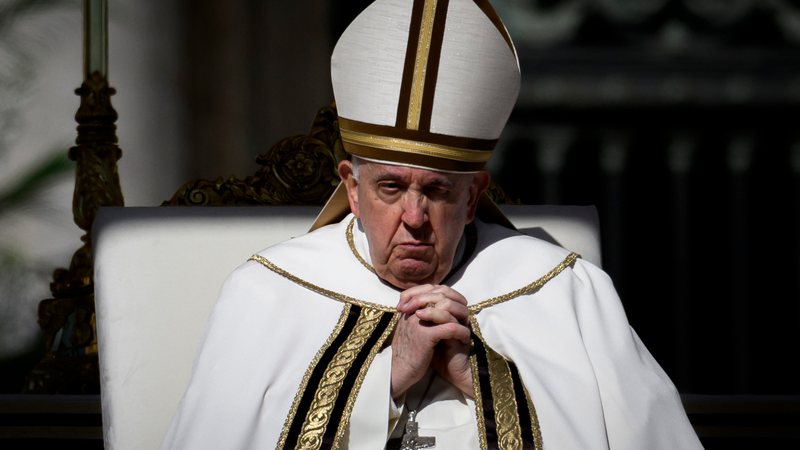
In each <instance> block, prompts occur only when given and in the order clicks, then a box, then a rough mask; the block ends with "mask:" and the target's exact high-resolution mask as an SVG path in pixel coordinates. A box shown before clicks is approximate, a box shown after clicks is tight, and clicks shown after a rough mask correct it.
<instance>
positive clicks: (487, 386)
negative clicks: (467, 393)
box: [470, 315, 542, 450]
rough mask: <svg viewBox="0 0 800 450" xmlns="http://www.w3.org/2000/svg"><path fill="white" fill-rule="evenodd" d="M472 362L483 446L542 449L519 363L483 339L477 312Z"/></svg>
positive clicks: (472, 318) (473, 325) (473, 333)
mask: <svg viewBox="0 0 800 450" xmlns="http://www.w3.org/2000/svg"><path fill="white" fill-rule="evenodd" d="M470 328H471V330H472V337H471V338H470V346H471V350H470V366H471V369H472V385H473V389H474V392H475V394H474V396H475V397H474V398H475V409H476V410H477V411H476V416H477V417H478V418H483V420H482V421H481V420H478V435H479V439H480V444H481V448H482V449H535V450H541V449H542V433H541V430H540V428H539V419H538V417H537V415H536V408H534V406H533V398H532V397H531V395H530V394H529V393H528V391H527V390H526V389H525V386H523V384H522V379H521V378H520V376H519V372H518V371H517V367H516V365H515V364H514V363H513V362H511V361H509V360H506V359H505V358H503V357H502V356H501V355H500V354H498V353H497V352H496V351H494V350H492V349H491V348H490V347H489V346H488V345H486V342H484V340H483V336H482V335H481V332H480V328H479V327H478V321H477V319H476V318H475V315H471V316H470Z"/></svg>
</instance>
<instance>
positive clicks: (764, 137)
mask: <svg viewBox="0 0 800 450" xmlns="http://www.w3.org/2000/svg"><path fill="white" fill-rule="evenodd" d="M369 3H370V2H369V1H353V2H350V1H348V2H331V1H324V0H303V1H298V2H261V1H255V0H252V1H244V2H223V3H220V2H214V1H211V0H200V1H192V2H185V3H184V9H185V12H186V14H185V15H184V16H185V23H184V25H185V28H186V33H185V36H186V39H185V44H186V55H187V63H186V93H187V99H188V102H187V105H188V106H187V109H188V114H187V116H186V117H187V124H186V132H187V136H188V139H189V141H190V142H191V143H190V145H189V148H190V152H191V154H192V155H193V157H192V159H193V162H192V163H191V167H192V173H193V174H194V176H195V177H211V178H215V177H217V176H225V175H230V174H236V175H238V176H244V175H248V174H250V173H253V172H254V171H255V169H256V166H255V164H254V163H253V158H254V157H255V155H256V154H258V153H260V152H263V151H264V150H265V149H266V148H267V147H268V146H269V145H271V144H272V143H273V142H275V141H276V140H277V139H278V138H280V137H283V136H287V135H291V134H298V133H303V132H305V131H306V130H307V125H308V123H310V121H311V119H312V118H313V115H314V112H315V111H316V109H317V108H318V107H320V106H323V105H325V104H327V103H328V102H330V100H331V99H332V94H331V91H330V80H329V72H328V70H329V67H328V63H329V56H330V52H331V50H332V48H333V45H334V43H335V41H336V38H337V37H338V35H339V34H340V33H341V31H343V30H344V28H345V27H346V26H347V24H348V23H349V22H350V21H351V20H352V19H353V18H354V17H355V16H356V15H357V14H358V12H360V11H361V10H362V9H363V8H364V7H365V6H366V5H368V4H369ZM493 4H494V5H495V7H496V8H497V9H498V12H499V13H500V15H501V16H502V17H503V18H504V20H505V22H506V24H507V26H508V27H509V30H510V32H511V35H512V38H514V40H515V42H516V45H517V47H518V51H519V56H520V61H521V66H522V72H523V87H522V92H521V95H520V99H519V102H518V105H517V108H516V109H515V111H514V113H513V115H512V118H511V121H510V123H509V126H508V127H507V129H506V131H505V133H504V135H503V137H502V139H501V142H500V144H499V147H498V149H497V151H496V155H495V158H494V160H493V162H492V163H491V166H490V169H491V170H492V172H493V174H494V176H495V179H496V180H497V181H498V182H499V183H500V185H501V186H503V187H504V188H505V189H506V190H507V191H508V193H509V194H511V196H512V197H515V198H518V199H519V200H521V201H522V202H524V203H561V204H594V205H597V207H598V209H599V212H600V218H601V222H602V236H603V251H604V254H603V257H604V268H605V269H606V270H607V271H608V272H609V273H610V274H611V276H612V278H613V279H614V281H615V283H616V286H617V287H618V290H619V292H620V294H621V296H622V301H623V303H624V305H625V307H626V311H627V312H628V315H629V318H630V321H631V323H632V324H633V326H634V328H635V329H636V331H637V332H638V333H639V335H640V336H641V337H642V339H643V341H644V342H645V344H646V345H647V346H648V348H650V350H651V351H652V352H653V353H654V355H655V356H656V358H657V359H658V360H659V361H660V362H661V363H662V365H663V366H664V368H665V369H666V370H667V372H668V373H669V375H670V376H671V377H672V378H673V379H674V380H675V381H676V384H677V385H678V387H679V389H680V390H681V391H683V392H696V393H722V394H769V393H782V394H800V383H798V382H797V381H796V380H798V379H800V371H798V369H796V368H795V367H794V366H795V364H793V359H794V357H793V356H792V355H794V354H795V350H794V349H795V348H796V347H797V346H798V344H800V337H798V333H797V331H796V330H797V329H798V328H800V327H799V326H800V307H799V306H798V298H800V281H798V280H800V277H798V275H800V273H798V272H800V269H799V267H800V266H799V264H800V239H798V234H800V226H798V225H799V224H798V208H800V178H799V177H800V136H798V131H797V130H798V128H797V126H796V125H795V122H796V120H797V117H798V113H800V52H798V50H800V48H799V47H800V2H797V1H795V0H776V1H772V2H761V1H755V0H736V1H731V2H720V1H714V0H695V1H691V0H641V1H636V2H632V1H625V0H604V1H591V0H527V1H512V0H495V1H493Z"/></svg>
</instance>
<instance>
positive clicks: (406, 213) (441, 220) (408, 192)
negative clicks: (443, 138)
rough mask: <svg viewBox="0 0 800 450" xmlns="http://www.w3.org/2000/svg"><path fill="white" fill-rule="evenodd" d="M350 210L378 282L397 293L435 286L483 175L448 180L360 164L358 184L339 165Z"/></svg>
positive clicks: (432, 174) (430, 173) (450, 258)
mask: <svg viewBox="0 0 800 450" xmlns="http://www.w3.org/2000/svg"><path fill="white" fill-rule="evenodd" d="M339 175H340V176H341V177H342V180H344V182H345V183H346V186H347V194H348V198H349V201H350V209H351V210H352V211H353V213H354V214H355V216H356V217H358V218H359V220H360V221H361V223H362V225H363V227H364V231H365V233H366V235H367V240H368V241H369V247H370V257H371V259H372V265H373V267H374V268H375V271H376V272H377V274H378V276H380V277H381V278H383V279H384V280H386V281H388V282H389V283H391V284H393V285H395V286H397V287H398V288H401V289H406V288H409V287H412V286H416V285H419V284H425V283H433V284H438V283H440V282H441V281H442V280H443V279H444V277H445V276H446V275H447V273H448V272H449V271H450V269H451V268H452V266H453V258H454V256H455V252H456V249H457V247H458V242H459V240H460V239H461V235H462V233H463V231H464V226H465V225H466V224H468V223H470V222H471V221H472V219H473V218H474V216H475V208H476V206H477V202H478V198H479V196H480V194H481V193H482V192H483V191H484V190H485V189H486V187H487V185H488V184H489V175H488V173H486V172H478V173H475V174H453V173H445V172H436V171H432V170H425V169H416V168H411V167H404V166H394V165H387V164H378V163H371V162H365V161H362V162H361V164H360V168H359V173H358V180H356V179H355V177H353V176H351V175H352V165H351V163H350V162H349V161H343V162H342V163H341V164H340V165H339Z"/></svg>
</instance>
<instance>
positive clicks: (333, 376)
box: [297, 308, 383, 449]
mask: <svg viewBox="0 0 800 450" xmlns="http://www.w3.org/2000/svg"><path fill="white" fill-rule="evenodd" d="M382 315H383V312H381V311H379V310H375V309H370V308H364V309H362V311H361V314H360V315H359V317H358V320H357V321H356V325H355V327H354V328H353V331H352V332H351V333H350V335H349V336H348V337H347V340H346V341H345V342H344V343H343V344H342V346H341V347H339V349H338V350H337V351H336V354H335V355H334V356H333V359H332V360H331V363H330V364H329V365H328V367H327V368H326V369H325V373H324V374H323V375H322V380H321V381H320V384H319V387H318V388H317V391H316V394H315V395H314V400H313V401H312V402H311V406H310V407H309V410H308V414H307V415H306V418H305V421H304V423H303V427H302V431H301V432H300V437H299V439H298V441H297V448H299V449H319V448H320V446H321V445H322V438H323V436H324V434H325V428H326V427H327V425H328V422H329V421H330V419H331V411H332V410H333V407H334V403H335V402H336V397H337V395H338V394H339V390H341V388H342V383H343V382H344V378H345V376H346V375H347V372H348V370H349V369H350V366H351V365H352V364H353V360H355V358H356V356H357V355H358V352H359V350H361V348H362V347H363V346H364V344H365V343H366V341H367V339H369V336H370V335H371V334H372V332H373V331H374V330H375V327H376V326H377V325H378V322H379V321H380V319H381V316H382Z"/></svg>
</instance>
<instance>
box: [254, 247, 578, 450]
mask: <svg viewBox="0 0 800 450" xmlns="http://www.w3.org/2000/svg"><path fill="white" fill-rule="evenodd" d="M576 257H577V255H575V254H570V255H569V256H568V257H567V258H566V259H565V260H564V261H562V262H561V264H559V265H558V266H556V267H555V268H554V269H553V270H551V271H550V272H548V273H547V274H545V275H544V276H543V277H541V278H540V279H539V280H537V281H535V282H533V283H531V284H529V285H528V286H526V287H524V288H522V289H517V290H516V291H512V292H510V293H509V294H507V295H505V296H500V297H496V298H495V299H490V300H489V301H486V302H481V303H480V305H483V307H481V308H477V309H470V315H469V322H470V329H471V330H472V338H471V346H470V347H471V350H470V365H471V368H472V380H473V387H474V389H475V391H474V399H475V408H476V417H478V418H479V420H478V431H479V437H480V447H481V449H535V450H541V448H542V435H541V431H540V429H539V421H538V418H537V416H536V409H535V408H534V405H533V398H532V397H531V395H530V393H529V392H528V391H527V390H526V389H525V387H524V386H523V384H522V380H521V378H520V375H519V372H518V371H517V368H516V366H515V365H514V363H513V362H512V361H509V360H506V359H505V358H503V357H502V356H501V355H500V354H498V353H497V352H495V351H494V350H492V349H491V348H490V347H489V346H488V345H487V344H486V342H485V341H484V339H483V336H482V334H481V331H480V327H479V326H478V320H477V315H478V313H480V311H482V310H483V309H485V308H488V307H491V306H494V305H496V304H498V303H501V302H503V301H508V300H511V299H512V298H515V297H518V296H520V295H525V294H532V293H535V292H536V291H538V289H539V288H541V286H542V285H544V284H545V283H546V282H547V281H549V280H550V279H552V278H553V277H555V276H556V275H557V274H558V273H560V272H561V271H562V270H564V269H565V268H566V267H568V266H571V265H572V264H573V263H574V261H575V258H576ZM250 259H251V260H252V261H255V262H257V263H259V264H261V265H262V266H264V267H266V268H267V269H269V270H271V271H272V272H274V273H276V274H278V275H280V276H282V277H284V278H286V279H288V280H289V281H291V282H293V283H295V284H298V285H300V286H302V287H304V288H306V289H309V290H311V291H313V292H316V293H318V294H320V295H324V296H326V297H329V298H332V299H335V300H338V301H340V302H342V303H343V305H344V306H343V309H342V313H341V315H340V317H339V321H338V322H337V325H336V326H335V327H334V330H333V331H332V332H331V334H330V336H329V337H328V339H327V341H326V342H325V344H324V345H323V346H322V348H320V350H319V351H318V352H317V354H316V356H315V357H314V359H313V360H312V361H311V363H310V364H309V367H308V369H307V370H306V373H305V375H304V377H303V381H302V382H301V384H300V386H299V388H298V391H297V394H296V395H295V399H294V401H293V403H292V406H291V409H290V412H289V415H288V417H287V418H286V422H285V423H284V427H283V431H282V433H281V437H280V441H279V445H278V448H281V449H304V450H305V449H338V448H340V445H341V444H342V439H343V437H344V435H345V433H346V431H347V426H348V424H349V421H350V414H351V413H352V410H353V405H354V404H355V399H356V397H357V396H358V392H359V390H360V388H361V384H362V382H363V380H364V377H365V376H366V372H367V370H368V369H369V366H370V365H371V364H372V361H373V360H374V358H375V355H377V353H378V352H379V351H380V350H381V349H382V348H383V347H384V346H385V343H386V341H387V339H388V338H389V336H390V335H391V333H392V331H393V330H394V327H395V325H396V324H397V320H398V317H399V316H398V314H397V313H395V312H394V310H393V309H392V308H387V307H385V306H382V305H378V304H375V303H372V302H368V301H364V300H359V299H355V298H352V297H348V296H346V295H344V294H340V293H337V292H333V291H330V290H327V289H324V288H321V287H318V286H316V285H314V284H312V283H310V282H308V281H305V280H302V279H300V278H299V277H297V276H295V275H292V274H290V273H288V272H286V271H285V270H283V269H281V268H280V267H278V266H276V265H275V264H273V263H272V262H271V261H269V260H267V259H266V258H264V257H263V256H260V255H254V256H252V257H251V258H250ZM481 419H482V420H481Z"/></svg>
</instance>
